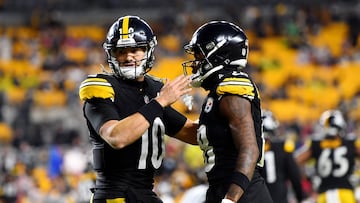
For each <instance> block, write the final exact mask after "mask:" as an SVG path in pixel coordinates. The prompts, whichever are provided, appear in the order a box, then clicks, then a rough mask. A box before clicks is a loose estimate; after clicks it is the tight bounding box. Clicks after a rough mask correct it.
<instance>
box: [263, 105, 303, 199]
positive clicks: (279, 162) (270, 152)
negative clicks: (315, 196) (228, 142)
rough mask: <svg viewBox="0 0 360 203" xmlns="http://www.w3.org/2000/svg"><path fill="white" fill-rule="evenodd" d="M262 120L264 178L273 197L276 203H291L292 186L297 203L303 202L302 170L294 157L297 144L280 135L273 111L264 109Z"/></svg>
mask: <svg viewBox="0 0 360 203" xmlns="http://www.w3.org/2000/svg"><path fill="white" fill-rule="evenodd" d="M262 118H263V121H262V123H263V132H264V137H265V167H264V176H265V181H266V184H267V186H268V189H269V192H270V194H271V197H272V199H273V201H274V202H276V203H288V202H290V201H289V199H288V196H289V190H288V188H289V186H291V188H292V189H293V191H294V193H295V197H296V200H297V202H301V201H302V200H303V199H305V195H304V192H303V190H302V185H301V173H300V169H299V167H298V165H297V163H296V161H295V158H294V156H293V152H294V150H295V142H294V141H293V140H292V139H289V138H284V137H282V136H280V135H279V134H278V133H279V132H278V128H279V121H278V120H277V119H276V118H275V116H274V114H273V113H272V112H271V111H269V110H264V109H263V110H262ZM289 183H291V184H289Z"/></svg>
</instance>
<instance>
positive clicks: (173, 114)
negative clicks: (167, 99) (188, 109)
mask: <svg viewBox="0 0 360 203" xmlns="http://www.w3.org/2000/svg"><path fill="white" fill-rule="evenodd" d="M186 120H187V118H186V117H185V116H184V115H182V114H181V113H180V112H178V111H176V110H175V109H173V108H172V107H166V108H165V109H164V122H165V126H166V128H165V129H166V132H165V133H166V134H167V135H169V136H174V135H175V134H176V133H178V132H179V131H180V130H181V128H182V127H184V125H185V122H186Z"/></svg>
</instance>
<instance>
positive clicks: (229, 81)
mask: <svg viewBox="0 0 360 203" xmlns="http://www.w3.org/2000/svg"><path fill="white" fill-rule="evenodd" d="M255 91H256V88H255V87H254V85H253V83H252V82H251V81H250V79H249V78H247V77H229V78H225V79H224V80H223V81H221V82H220V83H219V85H218V87H217V89H216V93H217V94H218V95H224V94H236V95H240V96H243V97H245V98H248V99H250V100H253V99H254V97H255Z"/></svg>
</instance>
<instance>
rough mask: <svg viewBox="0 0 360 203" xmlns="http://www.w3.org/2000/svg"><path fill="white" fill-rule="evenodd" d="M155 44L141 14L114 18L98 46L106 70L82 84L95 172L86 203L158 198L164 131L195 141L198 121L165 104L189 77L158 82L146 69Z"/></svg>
mask: <svg viewBox="0 0 360 203" xmlns="http://www.w3.org/2000/svg"><path fill="white" fill-rule="evenodd" d="M156 43H157V42H156V37H155V35H154V33H153V31H152V29H151V27H150V26H149V25H148V24H147V23H146V22H145V21H144V20H143V19H141V18H139V17H138V16H124V17H121V18H119V19H117V20H116V21H115V22H114V23H113V24H112V25H111V27H110V29H109V31H108V33H107V36H106V41H105V43H104V45H103V47H104V49H105V52H106V55H107V61H108V64H109V67H110V69H111V71H107V72H105V73H103V74H96V75H89V76H88V77H87V78H86V79H85V80H84V81H83V82H82V83H81V86H80V89H79V96H80V99H81V100H82V101H84V106H83V112H84V117H85V118H86V121H87V125H88V129H89V132H90V140H91V142H92V144H93V165H94V170H95V171H96V172H97V177H96V185H95V188H93V189H92V191H93V195H92V198H91V203H105V202H113V203H121V202H126V203H132V202H144V203H145V202H146V203H153V202H154V203H155V202H156V203H158V202H162V201H161V200H160V199H159V198H158V197H157V195H156V194H155V193H154V192H153V191H152V189H153V183H154V180H153V178H154V170H156V169H158V168H159V167H160V165H161V163H162V160H163V157H164V153H165V150H164V134H167V135H170V136H173V137H175V138H178V139H181V140H183V141H186V142H188V143H191V144H197V142H196V129H197V124H196V123H194V122H192V121H191V120H189V119H187V118H186V117H185V116H183V115H182V114H180V113H179V112H177V111H176V110H174V109H173V108H172V107H171V106H170V105H171V104H172V103H173V102H175V101H176V100H178V99H179V98H180V97H181V96H183V95H184V94H186V93H188V92H189V91H191V88H189V82H190V80H189V78H188V77H185V76H180V77H178V78H176V79H174V80H173V81H171V82H170V81H165V84H163V83H162V82H161V81H160V80H158V79H155V78H154V77H151V76H150V75H148V74H147V72H148V71H149V70H150V69H151V67H152V66H153V64H154V60H155V57H154V49H155V46H156Z"/></svg>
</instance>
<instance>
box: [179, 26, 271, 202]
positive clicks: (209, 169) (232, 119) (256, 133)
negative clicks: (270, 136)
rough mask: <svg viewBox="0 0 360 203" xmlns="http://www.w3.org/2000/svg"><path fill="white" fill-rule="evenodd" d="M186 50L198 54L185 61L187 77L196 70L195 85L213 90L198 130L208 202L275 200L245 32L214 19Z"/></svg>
mask: <svg viewBox="0 0 360 203" xmlns="http://www.w3.org/2000/svg"><path fill="white" fill-rule="evenodd" d="M184 48H185V51H186V52H187V53H189V54H192V55H193V56H194V57H195V60H194V61H188V62H184V63H183V68H184V72H185V75H189V74H191V79H192V82H191V85H192V86H193V87H202V88H204V89H205V90H208V91H209V93H208V95H207V98H206V99H205V101H204V103H203V106H202V110H201V114H200V118H199V129H198V134H197V139H198V143H199V145H200V147H201V149H202V150H203V157H204V161H205V171H206V173H207V177H208V181H209V188H208V190H207V194H206V203H219V202H222V203H233V202H252V203H257V202H259V203H260V202H261V203H263V202H272V200H271V197H270V194H269V191H268V189H267V187H266V184H265V181H264V179H263V178H262V177H261V175H260V173H261V169H262V167H263V164H264V156H263V155H264V148H263V145H264V139H263V137H262V129H261V108H260V96H259V92H258V90H257V88H256V86H255V84H254V83H253V81H252V80H251V79H250V78H249V76H248V75H247V74H246V73H245V72H242V71H241V69H242V68H244V67H245V66H246V63H247V56H248V51H249V50H248V40H247V37H246V35H245V33H244V32H243V31H242V30H241V29H240V28H239V27H238V26H236V25H235V24H233V23H229V22H226V21H211V22H208V23H206V24H204V25H203V26H201V27H199V28H198V29H197V30H196V31H195V33H194V34H193V36H192V39H191V41H190V42H189V44H187V45H185V47H184Z"/></svg>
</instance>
